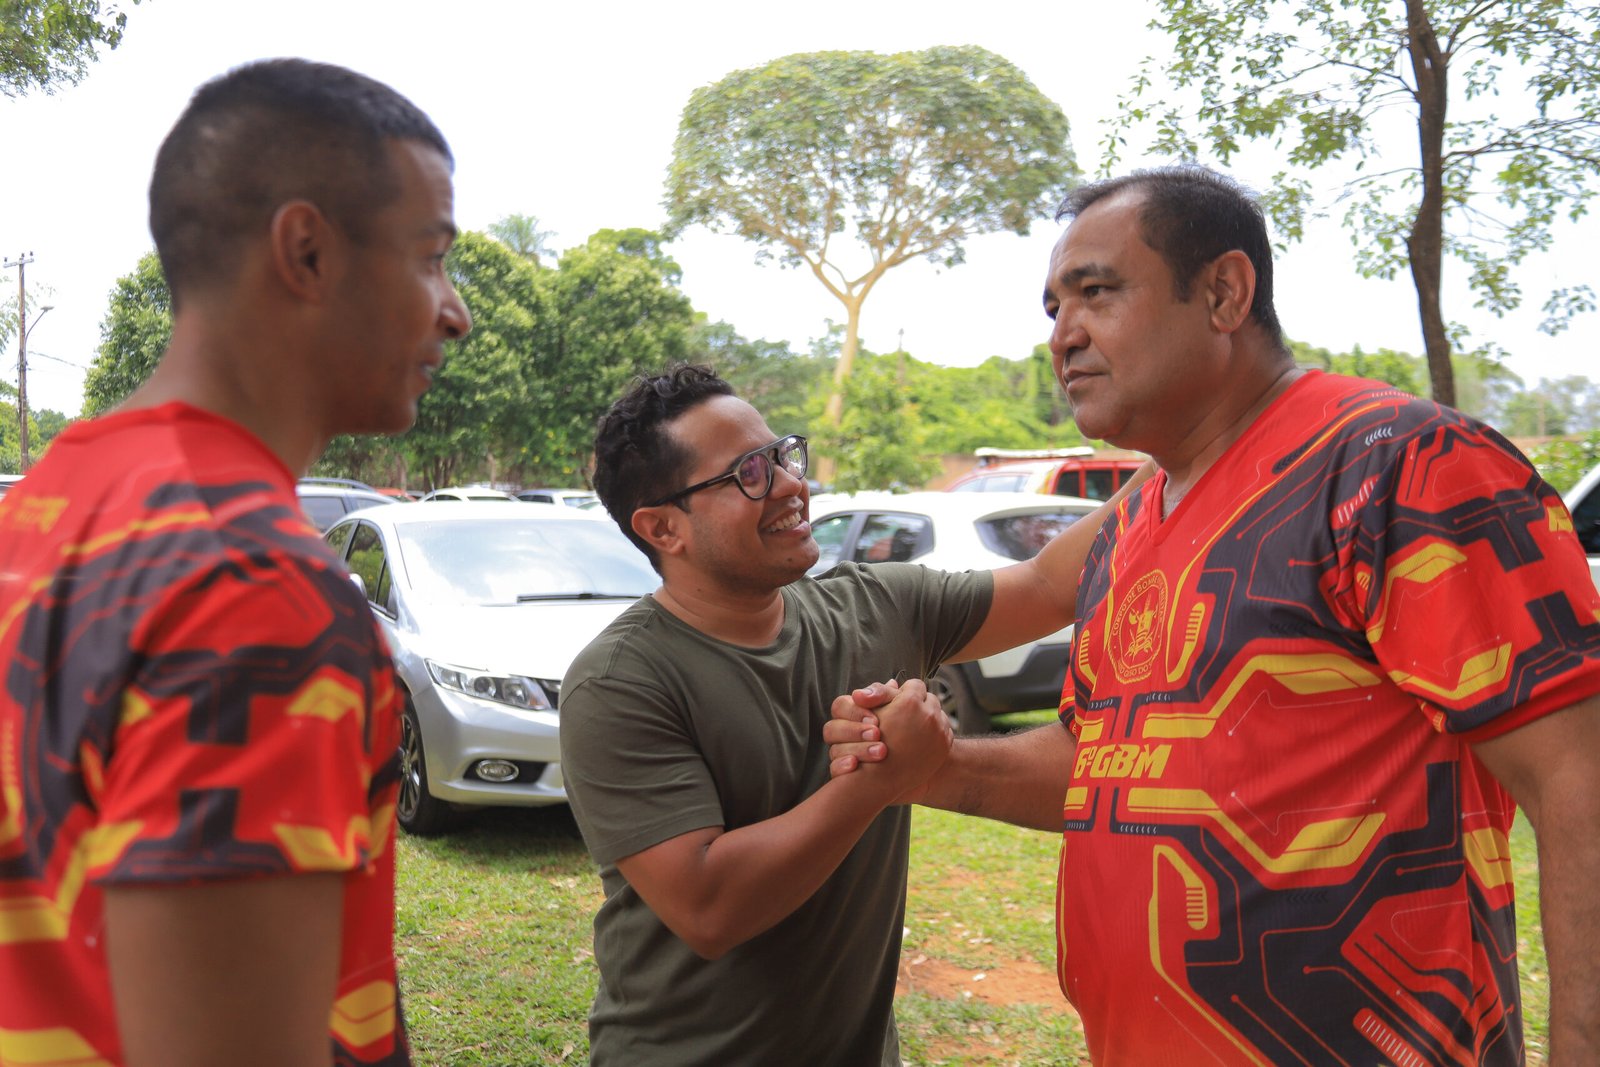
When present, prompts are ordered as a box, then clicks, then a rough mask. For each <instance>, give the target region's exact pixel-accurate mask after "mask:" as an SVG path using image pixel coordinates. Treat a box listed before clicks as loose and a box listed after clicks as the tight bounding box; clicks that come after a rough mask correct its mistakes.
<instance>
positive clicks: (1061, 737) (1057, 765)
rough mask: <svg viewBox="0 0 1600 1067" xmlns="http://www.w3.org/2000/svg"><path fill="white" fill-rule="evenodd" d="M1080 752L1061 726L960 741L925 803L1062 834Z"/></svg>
mask: <svg viewBox="0 0 1600 1067" xmlns="http://www.w3.org/2000/svg"><path fill="white" fill-rule="evenodd" d="M1076 747H1077V746H1076V742H1075V741H1074V740H1073V737H1072V734H1071V733H1070V732H1068V730H1067V728H1066V727H1064V726H1062V725H1061V724H1060V723H1049V724H1046V725H1044V726H1041V727H1039V728H1038V729H1035V730H1029V731H1027V732H1025V733H1019V734H1010V735H1007V736H1005V737H976V738H960V739H957V741H956V743H955V747H954V748H953V749H951V751H950V758H949V759H948V760H947V761H946V762H945V764H944V766H943V767H942V768H941V769H940V770H939V772H938V773H937V774H935V775H934V777H933V780H932V781H931V782H930V783H929V785H928V789H927V791H926V792H925V793H924V794H923V795H922V796H921V797H920V798H919V800H920V802H921V803H923V804H926V805H928V806H929V807H934V808H943V809H945V810H946V811H959V812H962V813H964V814H967V815H980V816H982V817H984V818H986V819H998V820H1000V821H1001V822H1008V823H1013V824H1015V825H1017V826H1028V827H1032V828H1033V829H1036V830H1052V831H1055V830H1060V829H1061V802H1062V799H1063V798H1064V797H1065V796H1066V792H1067V781H1068V779H1069V778H1070V777H1071V774H1072V754H1073V750H1074V749H1075V748H1076Z"/></svg>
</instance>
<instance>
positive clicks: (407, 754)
mask: <svg viewBox="0 0 1600 1067" xmlns="http://www.w3.org/2000/svg"><path fill="white" fill-rule="evenodd" d="M452 814H453V812H452V811H451V809H450V805H448V804H446V803H445V802H444V801H442V800H439V799H437V798H435V797H434V795H433V794H432V793H430V792H428V761H427V760H426V759H425V758H424V755H423V751H422V728H421V727H420V726H419V725H418V724H417V712H416V709H415V708H413V707H412V706H411V701H410V700H407V701H406V709H405V713H404V715H403V717H402V718H401V720H400V799H399V801H398V802H397V803H396V804H395V818H396V819H397V820H398V821H399V823H400V825H401V826H403V827H405V829H406V832H407V833H412V834H416V835H417V836H418V837H428V836H430V835H432V834H439V833H443V832H444V831H445V830H447V829H449V827H450V823H451V821H452V819H451V816H452Z"/></svg>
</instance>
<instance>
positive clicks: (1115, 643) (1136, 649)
mask: <svg viewBox="0 0 1600 1067" xmlns="http://www.w3.org/2000/svg"><path fill="white" fill-rule="evenodd" d="M1168 599H1169V598H1168V595H1167V579H1166V576H1165V575H1163V574H1162V573H1161V572H1160V571H1151V572H1150V573H1149V574H1147V575H1145V576H1144V577H1143V578H1140V579H1139V580H1138V581H1137V582H1134V583H1133V588H1132V589H1130V590H1129V591H1128V596H1127V597H1126V598H1125V599H1124V600H1123V601H1122V604H1121V606H1120V607H1118V608H1117V615H1116V618H1114V619H1113V620H1112V621H1111V634H1110V638H1111V639H1110V642H1109V644H1110V646H1111V661H1112V663H1113V664H1114V665H1115V667H1116V671H1117V677H1118V678H1119V679H1121V680H1122V681H1123V682H1139V681H1143V680H1144V679H1146V678H1148V677H1150V672H1151V670H1152V669H1153V668H1154V666H1155V661H1156V653H1157V652H1158V651H1159V650H1160V644H1161V641H1160V634H1161V632H1162V631H1163V630H1165V629H1166V623H1167V604H1168Z"/></svg>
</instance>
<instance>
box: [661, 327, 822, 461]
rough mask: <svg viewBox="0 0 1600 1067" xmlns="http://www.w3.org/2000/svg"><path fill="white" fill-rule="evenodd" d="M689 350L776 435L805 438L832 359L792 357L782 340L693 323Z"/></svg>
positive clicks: (819, 405)
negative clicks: (750, 336)
mask: <svg viewBox="0 0 1600 1067" xmlns="http://www.w3.org/2000/svg"><path fill="white" fill-rule="evenodd" d="M688 347H689V351H688V358H689V359H690V360H691V361H692V362H695V363H704V364H708V365H710V366H711V367H713V368H715V370H716V372H717V373H718V374H720V375H721V376H722V377H723V378H725V379H726V380H727V381H728V383H729V384H731V385H732V386H733V387H734V389H736V390H737V391H738V393H739V395H740V396H741V397H743V398H744V399H745V400H747V401H749V402H750V404H751V406H752V407H754V408H755V409H756V410H757V411H759V412H761V414H762V415H764V416H766V419H767V425H768V426H771V427H772V428H773V430H774V431H775V432H777V433H798V434H803V435H806V436H810V434H811V423H812V421H813V420H814V419H815V417H816V414H817V413H818V412H820V411H821V410H822V402H823V398H822V397H821V396H820V395H819V392H820V387H821V385H822V383H823V382H825V381H826V380H827V378H828V375H829V374H830V372H831V371H832V370H833V363H834V361H833V358H832V357H830V356H828V355H825V354H817V353H802V352H795V351H794V350H793V349H791V348H790V347H789V344H788V342H787V341H766V340H761V341H750V340H746V339H745V338H744V337H742V336H740V334H739V332H738V331H737V330H735V329H734V328H733V326H732V325H731V324H729V323H726V322H705V321H698V322H696V323H695V324H694V328H693V329H692V330H691V331H690V335H689V341H688Z"/></svg>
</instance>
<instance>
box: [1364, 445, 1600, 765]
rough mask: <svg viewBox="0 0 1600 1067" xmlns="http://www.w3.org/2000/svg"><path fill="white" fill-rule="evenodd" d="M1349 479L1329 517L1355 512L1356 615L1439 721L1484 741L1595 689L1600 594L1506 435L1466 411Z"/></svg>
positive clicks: (1559, 515)
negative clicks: (1344, 496) (1348, 495)
mask: <svg viewBox="0 0 1600 1067" xmlns="http://www.w3.org/2000/svg"><path fill="white" fill-rule="evenodd" d="M1346 488H1347V489H1349V490H1350V491H1351V492H1353V494H1354V497H1353V498H1352V500H1350V501H1336V502H1335V504H1336V506H1335V507H1334V508H1333V516H1334V521H1335V522H1336V523H1337V522H1338V521H1339V520H1340V518H1341V517H1342V516H1347V515H1350V514H1358V513H1364V514H1363V515H1362V518H1361V519H1360V520H1359V522H1360V528H1359V530H1357V531H1355V532H1354V534H1353V535H1352V536H1348V537H1346V538H1345V539H1344V543H1345V544H1346V545H1347V546H1348V549H1349V554H1348V556H1347V560H1348V563H1349V567H1348V570H1347V571H1346V575H1347V578H1348V586H1347V587H1348V588H1349V589H1351V590H1352V591H1353V593H1354V594H1355V595H1354V597H1353V601H1354V602H1355V603H1357V604H1358V605H1359V606H1358V608H1357V609H1356V614H1357V616H1358V618H1357V619H1356V620H1355V622H1356V623H1357V624H1358V625H1359V626H1360V628H1361V629H1362V630H1364V632H1365V633H1366V636H1367V639H1368V641H1369V642H1370V644H1371V647H1372V650H1373V653H1374V655H1375V656H1376V658H1377V661H1378V663H1379V665H1380V666H1381V667H1382V668H1383V669H1384V671H1385V672H1386V673H1387V674H1388V676H1389V677H1390V679H1392V680H1393V681H1394V682H1395V683H1396V684H1397V685H1399V686H1400V687H1401V688H1402V689H1404V690H1406V691H1407V692H1409V693H1411V694H1412V695H1414V696H1416V697H1417V699H1418V700H1419V702H1420V705H1421V708H1422V710H1423V711H1424V713H1425V714H1427V715H1429V717H1430V718H1431V719H1432V721H1433V725H1434V727H1435V728H1436V729H1439V730H1445V731H1449V732H1451V733H1459V734H1462V735H1464V736H1466V737H1467V738H1469V739H1471V740H1483V739H1487V738H1490V737H1494V736H1497V735H1499V734H1502V733H1505V732H1507V731H1509V730H1512V729H1514V728H1516V727H1517V726H1520V725H1522V724H1524V723H1526V722H1529V721H1531V720H1533V719H1535V718H1538V717H1539V716H1541V715H1544V714H1547V713H1549V712H1552V711H1556V710H1559V709H1560V708H1563V707H1566V706H1568V705H1569V704H1572V703H1575V702H1576V701H1578V700H1581V699H1583V698H1584V697H1587V696H1589V695H1591V694H1593V693H1595V692H1597V691H1600V593H1597V591H1596V589H1595V586H1594V583H1593V582H1592V580H1591V579H1590V577H1589V572H1588V564H1587V562H1586V560H1585V558H1584V555H1583V552H1582V549H1581V548H1580V547H1579V545H1578V543H1577V540H1576V538H1575V537H1574V535H1573V532H1572V522H1571V517H1570V515H1569V514H1568V513H1567V511H1566V509H1565V507H1564V506H1563V505H1562V503H1561V499H1560V497H1559V496H1558V495H1557V494H1556V493H1555V491H1554V490H1553V489H1552V488H1551V487H1550V486H1549V485H1547V484H1545V482H1544V481H1543V480H1542V479H1540V478H1539V476H1538V474H1537V473H1536V472H1535V471H1534V470H1533V468H1532V466H1531V465H1529V464H1528V463H1527V461H1526V460H1525V459H1523V458H1522V456H1521V455H1520V454H1519V453H1517V452H1516V451H1515V449H1513V448H1512V446H1511V445H1510V444H1509V443H1507V442H1505V441H1504V440H1503V439H1501V438H1500V437H1499V436H1498V435H1497V434H1495V433H1494V432H1493V431H1492V430H1489V429H1488V428H1487V427H1483V426H1481V425H1478V424H1476V423H1474V422H1472V421H1471V420H1467V419H1465V418H1464V417H1462V418H1461V420H1460V422H1459V423H1458V424H1455V425H1450V426H1446V427H1444V428H1441V429H1439V430H1438V431H1437V432H1435V433H1432V434H1429V435H1426V436H1420V437H1418V438H1416V439H1414V440H1412V441H1411V442H1409V443H1408V444H1407V445H1406V446H1405V448H1404V449H1403V450H1402V451H1399V452H1398V453H1397V454H1396V455H1395V456H1394V458H1393V462H1392V466H1391V467H1390V469H1389V470H1387V471H1382V472H1373V473H1372V474H1370V475H1369V476H1368V477H1367V478H1365V479H1364V480H1363V481H1361V482H1360V484H1359V485H1357V484H1354V483H1347V486H1346ZM1362 497H1365V498H1367V501H1369V502H1370V503H1366V502H1363V501H1362V500H1361V499H1360V498H1362ZM1339 504H1352V505H1355V506H1354V507H1351V508H1345V509H1341V508H1340V507H1339V506H1337V505H1339ZM1339 533H1340V532H1339V531H1336V540H1337V539H1338V538H1339Z"/></svg>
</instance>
